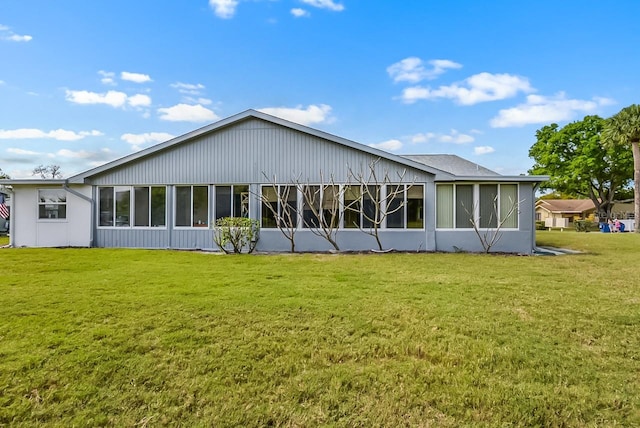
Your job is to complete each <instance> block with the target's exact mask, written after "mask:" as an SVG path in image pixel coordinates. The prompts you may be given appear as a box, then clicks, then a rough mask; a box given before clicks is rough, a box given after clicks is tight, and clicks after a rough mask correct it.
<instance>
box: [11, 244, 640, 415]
mask: <svg viewBox="0 0 640 428" xmlns="http://www.w3.org/2000/svg"><path fill="white" fill-rule="evenodd" d="M538 240H539V243H541V244H546V245H554V246H565V247H571V248H574V249H578V250H582V251H585V253H584V254H580V255H568V256H539V257H523V256H504V255H475V254H383V255H381V254H375V255H367V254H358V255H355V254H349V255H329V254H321V255H315V254H304V255H252V256H232V255H229V256H224V255H213V254H204V253H198V252H178V251H165V250H157V251H150V250H118V249H116V250H114V249H1V250H0V260H1V263H2V283H1V284H0V291H1V292H0V320H1V322H0V426H25V427H27V426H34V425H38V426H103V425H109V426H113V425H115V426H147V427H151V426H167V425H170V426H176V425H180V426H223V427H224V426H265V425H275V426H318V425H330V426H349V427H351V426H438V427H441V426H443V427H449V426H450V427H454V426H455V427H457V426H545V427H546V426H640V410H638V409H640V285H639V284H638V281H637V280H634V278H638V256H639V255H640V235H635V234H629V233H627V234H618V235H614V234H601V233H580V234H579V233H575V232H567V231H565V232H548V231H541V232H539V235H538ZM0 243H1V242H0Z"/></svg>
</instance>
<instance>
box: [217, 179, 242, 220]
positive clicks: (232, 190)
mask: <svg viewBox="0 0 640 428" xmlns="http://www.w3.org/2000/svg"><path fill="white" fill-rule="evenodd" d="M215 189H216V207H215V211H216V220H217V219H219V218H223V217H249V186H248V185H246V184H234V185H233V186H216V187H215Z"/></svg>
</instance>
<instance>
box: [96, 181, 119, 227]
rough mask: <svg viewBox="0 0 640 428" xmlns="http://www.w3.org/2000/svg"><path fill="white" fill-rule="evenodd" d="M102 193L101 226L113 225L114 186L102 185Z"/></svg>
mask: <svg viewBox="0 0 640 428" xmlns="http://www.w3.org/2000/svg"><path fill="white" fill-rule="evenodd" d="M99 193H100V208H99V211H100V226H113V207H114V206H115V204H114V203H113V187H101V188H100V190H99Z"/></svg>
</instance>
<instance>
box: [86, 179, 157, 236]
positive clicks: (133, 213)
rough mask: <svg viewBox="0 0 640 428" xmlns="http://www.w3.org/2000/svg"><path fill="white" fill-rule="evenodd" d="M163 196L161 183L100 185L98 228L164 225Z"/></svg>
mask: <svg viewBox="0 0 640 428" xmlns="http://www.w3.org/2000/svg"><path fill="white" fill-rule="evenodd" d="M166 195H167V190H166V187H163V186H136V187H130V186H118V187H112V186H109V187H100V188H99V189H98V197H99V202H98V204H99V206H98V211H99V220H98V224H99V226H102V227H111V226H116V227H130V226H135V227H164V226H166V218H167V215H166V205H167V197H166ZM132 220H133V223H132Z"/></svg>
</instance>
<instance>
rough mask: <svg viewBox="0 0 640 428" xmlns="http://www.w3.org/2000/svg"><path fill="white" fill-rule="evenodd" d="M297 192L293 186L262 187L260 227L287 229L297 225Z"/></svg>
mask: <svg viewBox="0 0 640 428" xmlns="http://www.w3.org/2000/svg"><path fill="white" fill-rule="evenodd" d="M297 201H298V191H297V189H296V187H295V186H276V188H274V187H273V186H264V187H263V188H262V227H263V228H275V227H278V223H277V222H279V221H280V222H283V224H281V226H282V227H285V228H288V227H290V226H291V225H294V226H297V224H298V208H297V206H298V202H297Z"/></svg>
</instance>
